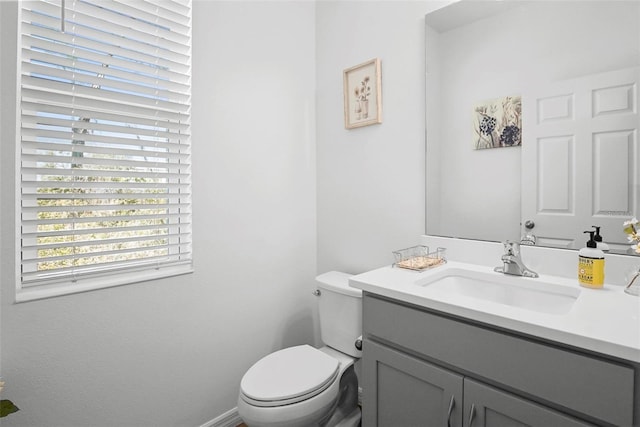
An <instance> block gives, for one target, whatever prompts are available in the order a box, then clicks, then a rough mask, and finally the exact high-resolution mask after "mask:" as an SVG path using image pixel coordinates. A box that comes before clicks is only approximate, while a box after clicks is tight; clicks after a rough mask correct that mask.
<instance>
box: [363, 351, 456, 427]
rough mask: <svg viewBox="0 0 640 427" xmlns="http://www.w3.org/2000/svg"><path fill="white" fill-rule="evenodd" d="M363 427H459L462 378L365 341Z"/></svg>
mask: <svg viewBox="0 0 640 427" xmlns="http://www.w3.org/2000/svg"><path fill="white" fill-rule="evenodd" d="M362 370H363V375H362V377H363V384H362V389H363V400H362V413H363V421H362V425H363V427H376V426H378V427H419V426H425V427H438V426H442V427H461V426H462V383H463V377H462V376H460V375H456V374H454V373H452V372H449V371H447V370H444V369H442V368H439V367H437V366H435V365H432V364H430V363H427V362H424V361H422V360H419V359H416V358H413V357H411V356H409V355H407V354H404V353H401V352H398V351H396V350H394V349H391V348H388V347H385V346H382V345H379V344H376V343H372V342H371V341H367V340H365V343H364V351H363V358H362Z"/></svg>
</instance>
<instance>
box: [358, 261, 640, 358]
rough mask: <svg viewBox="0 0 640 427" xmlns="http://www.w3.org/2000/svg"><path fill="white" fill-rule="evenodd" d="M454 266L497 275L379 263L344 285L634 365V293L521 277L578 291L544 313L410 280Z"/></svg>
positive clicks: (637, 327)
mask: <svg viewBox="0 0 640 427" xmlns="http://www.w3.org/2000/svg"><path fill="white" fill-rule="evenodd" d="M454 268H462V269H468V270H471V271H476V272H481V273H491V274H496V275H502V274H501V273H496V272H494V271H493V267H488V266H481V265H476V264H469V263H464V262H455V261H449V262H448V263H447V264H445V265H442V266H439V267H436V268H433V269H431V270H427V271H424V272H416V271H412V270H406V269H402V268H396V267H392V266H387V267H382V268H379V269H376V270H372V271H368V272H366V273H362V274H358V275H355V276H352V277H351V278H350V280H349V284H350V286H352V287H355V288H358V289H362V290H363V291H367V292H370V293H373V294H377V295H381V296H385V297H389V298H393V299H396V300H399V301H403V302H407V303H411V304H415V305H418V306H421V307H425V308H429V309H433V310H438V311H441V312H444V313H449V314H453V315H456V316H459V317H463V318H466V319H470V320H475V321H479V322H483V323H486V324H490V325H495V326H498V327H501V328H505V329H509V330H513V331H515V332H521V333H524V334H528V335H532V336H536V337H540V338H543V339H547V340H551V341H556V342H558V343H561V344H567V345H570V346H575V347H579V348H582V349H586V350H591V351H595V352H598V353H602V354H607V355H611V356H614V357H618V358H621V359H625V360H630V361H633V362H635V363H640V297H635V296H631V295H628V294H625V293H624V287H623V286H617V285H609V284H605V286H604V288H603V289H589V288H584V287H581V286H579V285H578V283H577V280H576V279H570V278H566V277H560V276H549V275H544V274H540V277H539V278H537V279H526V280H531V281H532V283H535V281H536V280H540V281H545V282H552V283H554V284H557V286H560V287H571V288H576V289H579V291H580V294H579V296H578V298H577V300H576V301H575V303H574V304H573V306H572V307H571V309H570V311H568V312H567V313H565V314H547V313H542V312H538V311H533V310H528V309H523V308H517V307H513V306H510V305H505V304H500V303H497V302H493V301H487V300H484V299H479V298H472V297H467V296H460V295H455V296H454V295H452V294H451V293H438V292H433V291H429V289H428V287H429V286H428V285H427V286H420V285H419V284H416V281H421V282H425V281H428V278H429V275H435V274H442V273H443V270H445V269H454ZM417 327H418V326H417Z"/></svg>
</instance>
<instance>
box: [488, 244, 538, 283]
mask: <svg viewBox="0 0 640 427" xmlns="http://www.w3.org/2000/svg"><path fill="white" fill-rule="evenodd" d="M493 270H494V271H497V272H498V273H504V274H512V275H514V276H524V277H538V273H536V272H535V271H531V270H529V269H528V268H527V267H526V266H525V265H524V263H523V262H522V258H520V244H519V243H517V242H510V241H508V240H507V241H506V242H504V254H503V255H502V266H500V267H496V268H494V269H493Z"/></svg>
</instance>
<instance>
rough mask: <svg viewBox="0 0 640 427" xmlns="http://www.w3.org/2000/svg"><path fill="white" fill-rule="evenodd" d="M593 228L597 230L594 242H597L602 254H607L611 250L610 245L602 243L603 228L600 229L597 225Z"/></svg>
mask: <svg viewBox="0 0 640 427" xmlns="http://www.w3.org/2000/svg"><path fill="white" fill-rule="evenodd" d="M592 227H593V228H595V229H596V235H595V236H593V240H595V241H596V244H597V245H598V249H600V250H601V251H602V252H607V251H608V250H609V245H608V244H606V243H605V242H603V241H602V236H601V235H600V228H601V227H598V226H597V225H592Z"/></svg>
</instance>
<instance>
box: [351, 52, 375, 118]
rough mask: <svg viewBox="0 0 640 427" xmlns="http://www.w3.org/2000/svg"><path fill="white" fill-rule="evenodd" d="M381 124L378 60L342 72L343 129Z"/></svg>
mask: <svg viewBox="0 0 640 427" xmlns="http://www.w3.org/2000/svg"><path fill="white" fill-rule="evenodd" d="M375 123H382V83H381V77H380V59H378V58H375V59H372V60H370V61H367V62H363V63H362V64H359V65H356V66H354V67H351V68H347V69H346V70H344V127H345V128H347V129H353V128H357V127H362V126H368V125H372V124H375Z"/></svg>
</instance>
